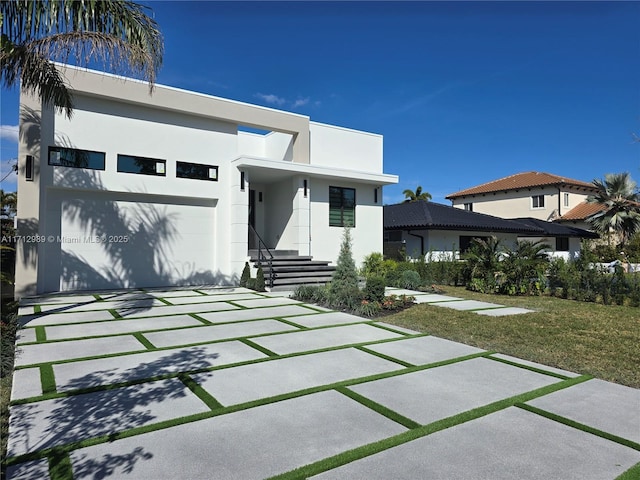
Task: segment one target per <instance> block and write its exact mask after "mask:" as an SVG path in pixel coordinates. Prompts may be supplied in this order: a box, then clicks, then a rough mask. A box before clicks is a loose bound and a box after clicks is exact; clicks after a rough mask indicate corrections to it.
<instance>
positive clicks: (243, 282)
mask: <svg viewBox="0 0 640 480" xmlns="http://www.w3.org/2000/svg"><path fill="white" fill-rule="evenodd" d="M250 278H251V267H249V262H244V269H243V270H242V275H240V286H241V287H246V286H247V280H249V279H250Z"/></svg>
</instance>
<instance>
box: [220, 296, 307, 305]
mask: <svg viewBox="0 0 640 480" xmlns="http://www.w3.org/2000/svg"><path fill="white" fill-rule="evenodd" d="M233 303H235V304H236V305H240V306H242V307H245V308H257V307H275V306H278V305H298V304H301V303H302V302H301V301H299V300H294V299H293V298H287V297H273V298H266V297H262V298H252V299H250V300H236V301H234V302H233Z"/></svg>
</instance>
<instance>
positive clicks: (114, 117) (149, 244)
mask: <svg viewBox="0 0 640 480" xmlns="http://www.w3.org/2000/svg"><path fill="white" fill-rule="evenodd" d="M63 76H64V77H65V78H66V79H67V81H68V82H69V84H70V85H71V90H72V91H73V94H74V104H75V110H74V113H73V117H72V118H71V119H70V120H69V119H67V118H66V117H65V116H64V115H63V114H61V113H55V112H54V111H53V109H52V108H50V107H47V106H43V105H42V104H41V102H40V101H39V100H37V99H35V98H34V97H32V96H30V95H27V94H25V93H24V92H22V95H21V100H20V147H19V178H18V194H19V197H20V203H19V206H18V215H17V217H18V234H19V235H23V236H25V237H23V238H26V239H27V241H23V242H21V243H20V244H19V246H18V247H19V248H18V252H17V256H18V258H17V271H16V295H17V296H18V297H20V296H23V295H26V294H35V293H43V292H50V291H59V290H87V289H107V288H122V287H124V288H127V287H157V286H174V285H195V284H234V283H236V282H237V280H238V278H239V276H240V273H241V271H242V268H243V266H244V262H245V261H247V259H248V251H249V249H250V248H254V247H256V246H257V245H256V243H255V240H254V239H256V238H257V236H256V235H255V234H252V229H251V227H250V224H251V226H252V227H253V228H254V229H255V231H256V232H257V234H258V235H259V236H260V237H261V238H262V239H263V241H264V243H265V244H266V246H267V247H269V248H272V249H278V250H287V251H294V252H298V253H299V254H300V255H311V256H314V257H315V258H318V259H323V260H329V261H335V260H336V259H337V257H338V254H339V250H340V243H341V239H342V234H343V230H344V226H345V225H350V226H352V227H353V230H352V238H353V252H354V257H355V258H356V260H359V259H362V258H363V257H364V256H365V255H366V254H368V253H371V252H373V251H380V250H381V249H382V214H383V212H382V186H383V185H388V184H394V183H397V181H398V179H397V177H396V176H393V175H386V174H384V173H383V154H382V141H383V139H382V136H380V135H376V134H371V133H367V132H360V131H355V130H350V129H346V128H341V127H336V126H333V125H324V124H320V123H316V122H311V121H310V120H309V117H307V116H304V115H298V114H294V113H289V112H283V111H278V110H274V109H270V108H265V107H261V106H256V105H250V104H246V103H241V102H237V101H233V100H227V99H222V98H218V97H213V96H209V95H204V94H200V93H194V92H189V91H184V90H179V89H176V88H171V87H166V86H160V85H157V86H156V87H155V88H154V91H153V94H152V95H150V94H149V88H148V85H147V84H146V83H144V82H140V81H136V80H132V79H123V78H120V77H116V76H113V75H108V74H104V73H101V72H95V71H87V70H81V69H77V68H74V67H64V68H63ZM244 127H249V128H244ZM249 129H251V130H252V132H253V133H250V132H249V131H247V130H249ZM257 131H259V132H261V131H264V132H265V134H259V133H255V132H257Z"/></svg>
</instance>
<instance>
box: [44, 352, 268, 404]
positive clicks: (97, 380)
mask: <svg viewBox="0 0 640 480" xmlns="http://www.w3.org/2000/svg"><path fill="white" fill-rule="evenodd" d="M264 357H266V355H265V354H264V353H262V352H260V351H258V350H256V349H255V348H251V347H249V346H247V345H245V344H244V343H242V342H238V341H231V342H221V343H213V344H210V345H199V346H195V347H187V348H176V349H170V350H160V351H151V352H144V353H134V354H130V355H121V356H117V357H109V358H98V359H95V360H81V361H77V362H71V363H61V364H58V365H54V366H53V372H54V374H55V379H56V385H57V389H58V391H59V392H64V391H71V390H77V389H80V388H89V387H96V386H100V385H113V384H115V383H122V382H131V381H135V380H139V379H143V378H151V377H154V376H158V375H166V374H172V373H178V372H189V371H194V370H199V369H202V368H210V367H218V366H222V365H229V364H232V363H238V362H246V361H248V360H258V359H260V358H264Z"/></svg>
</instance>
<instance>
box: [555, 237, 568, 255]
mask: <svg viewBox="0 0 640 480" xmlns="http://www.w3.org/2000/svg"><path fill="white" fill-rule="evenodd" d="M568 251H569V237H556V252H568Z"/></svg>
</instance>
